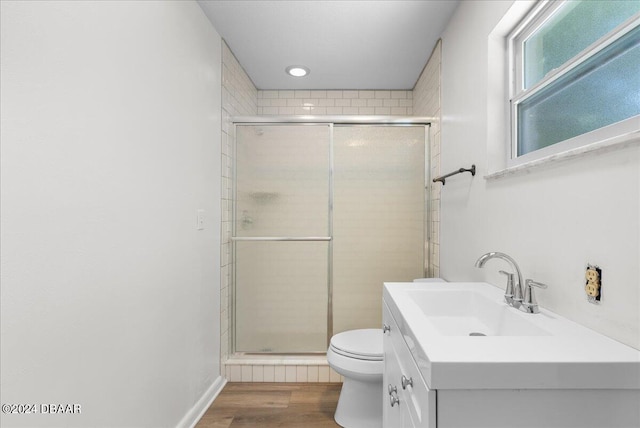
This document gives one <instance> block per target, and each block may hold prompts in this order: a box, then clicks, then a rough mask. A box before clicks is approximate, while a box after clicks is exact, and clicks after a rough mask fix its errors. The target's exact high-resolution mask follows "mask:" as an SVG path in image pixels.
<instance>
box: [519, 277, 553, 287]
mask: <svg viewBox="0 0 640 428" xmlns="http://www.w3.org/2000/svg"><path fill="white" fill-rule="evenodd" d="M524 284H525V285H526V286H527V287H530V286H534V287H538V288H547V287H548V285H547V284H543V283H541V282H537V281H534V280H533V279H527V280H526V281H525V282H524Z"/></svg>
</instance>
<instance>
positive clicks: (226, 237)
mask: <svg viewBox="0 0 640 428" xmlns="http://www.w3.org/2000/svg"><path fill="white" fill-rule="evenodd" d="M262 95H263V96H267V97H270V96H276V97H277V96H278V93H277V91H273V93H268V94H262ZM257 113H258V91H257V89H256V87H255V85H254V84H253V82H251V79H249V76H248V75H247V73H245V71H244V70H243V69H242V66H241V65H240V63H239V62H238V60H237V59H236V58H235V56H234V55H233V53H232V52H231V50H230V49H229V47H228V46H227V44H226V43H225V42H224V41H223V42H222V117H221V119H222V135H221V139H220V142H221V158H220V162H221V167H222V168H221V169H222V180H221V181H222V189H221V191H222V208H221V209H222V213H221V218H222V223H221V225H220V233H221V244H220V245H221V247H220V252H221V257H220V265H221V277H220V361H221V367H222V373H223V374H224V375H225V376H226V377H227V379H228V380H230V381H232V382H240V381H243V380H244V379H247V378H253V373H252V371H251V367H249V371H247V369H245V370H244V371H243V369H242V368H241V366H237V365H232V366H227V367H225V364H226V361H227V358H228V356H229V352H230V351H231V350H230V340H231V330H230V315H231V304H232V302H231V293H230V286H231V272H232V269H231V266H232V263H233V260H232V259H231V228H232V225H231V207H232V201H231V198H232V177H233V175H232V174H233V172H232V171H233V169H232V165H233V150H232V147H233V139H234V138H235V135H234V126H233V123H232V122H231V117H232V116H236V115H256V114H257Z"/></svg>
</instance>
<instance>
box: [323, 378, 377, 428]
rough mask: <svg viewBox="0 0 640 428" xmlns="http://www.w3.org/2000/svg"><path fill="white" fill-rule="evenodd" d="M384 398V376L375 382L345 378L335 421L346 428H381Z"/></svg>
mask: <svg viewBox="0 0 640 428" xmlns="http://www.w3.org/2000/svg"><path fill="white" fill-rule="evenodd" d="M382 398H383V391H382V376H381V378H380V379H379V380H377V381H374V382H365V381H359V380H354V379H349V378H345V379H344V382H343V383H342V391H340V398H339V400H338V407H337V408H336V413H335V415H334V419H335V421H336V422H337V423H338V425H340V426H341V427H344V428H381V427H382Z"/></svg>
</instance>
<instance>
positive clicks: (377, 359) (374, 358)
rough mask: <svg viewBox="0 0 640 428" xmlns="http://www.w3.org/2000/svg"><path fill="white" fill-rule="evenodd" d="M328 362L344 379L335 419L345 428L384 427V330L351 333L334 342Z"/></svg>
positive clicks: (334, 338)
mask: <svg viewBox="0 0 640 428" xmlns="http://www.w3.org/2000/svg"><path fill="white" fill-rule="evenodd" d="M327 362H328V363H329V366H330V367H331V368H332V369H333V370H335V371H336V372H337V373H339V374H341V375H342V376H344V381H343V383H342V390H341V391H340V398H339V399H338V407H337V408H336V413H335V416H334V419H335V421H336V422H337V423H338V425H340V426H342V427H345V428H375V427H382V398H383V395H382V394H383V391H382V371H383V368H384V361H383V353H382V330H381V329H377V328H371V329H362V330H350V331H345V332H342V333H338V334H336V335H335V336H333V337H332V338H331V343H330V345H329V349H328V351H327Z"/></svg>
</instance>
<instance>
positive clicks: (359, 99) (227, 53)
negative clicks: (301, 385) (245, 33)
mask: <svg viewBox="0 0 640 428" xmlns="http://www.w3.org/2000/svg"><path fill="white" fill-rule="evenodd" d="M222 54H223V55H222V56H223V58H222V60H223V65H222V66H223V71H222V86H223V88H222V107H223V109H222V141H221V144H222V147H221V154H222V158H221V162H222V195H223V196H222V198H223V200H222V225H221V228H222V229H221V232H222V244H221V245H222V248H221V267H222V270H221V271H222V273H221V290H220V293H221V313H220V317H221V323H220V325H221V331H220V334H221V352H220V353H221V355H220V358H221V362H222V372H223V374H224V375H225V376H226V378H227V380H229V381H231V382H342V377H341V376H340V375H339V374H338V373H336V372H335V371H334V370H332V369H331V368H330V367H329V366H328V365H327V364H326V363H324V362H322V363H319V364H313V365H299V364H287V363H286V362H284V363H283V362H277V363H274V364H266V365H265V364H251V363H242V364H240V363H237V362H236V361H233V360H231V361H229V362H228V361H227V360H228V359H229V353H230V340H231V330H230V323H231V318H230V317H231V313H232V312H231V305H232V301H231V290H230V286H231V272H232V263H233V260H232V254H231V239H230V238H231V230H232V225H231V220H232V218H231V209H232V184H233V183H232V176H233V175H232V165H233V158H232V155H233V146H232V142H233V139H234V138H235V135H234V127H233V124H232V123H231V117H233V116H237V115H246V116H254V115H397V116H413V115H416V116H430V117H435V118H437V119H438V120H436V121H435V122H434V123H433V124H432V126H431V130H430V133H431V134H430V141H431V174H432V176H436V175H439V174H440V117H441V113H440V58H441V44H440V42H438V44H437V45H436V47H435V48H434V51H433V53H432V54H431V58H430V59H429V62H428V63H427V65H426V66H425V68H424V70H423V72H422V74H421V76H420V78H419V80H418V82H417V83H416V85H415V87H414V89H413V90H412V91H411V90H408V91H397V90H382V91H381V90H364V91H363V90H326V91H319V90H295V91H292V90H258V89H256V87H255V85H254V84H253V82H251V79H250V78H249V77H248V75H247V74H246V72H245V71H244V70H243V69H242V66H241V65H240V64H239V62H238V61H237V59H236V58H235V57H234V55H233V53H232V52H231V50H230V49H229V47H228V46H227V45H226V43H224V42H223V46H222ZM438 185H439V183H436V184H435V185H434V184H432V189H431V190H432V191H431V199H432V201H431V202H432V204H431V210H432V213H431V214H432V215H431V220H432V232H431V233H432V235H431V240H432V241H431V242H432V245H431V261H432V265H431V273H432V274H433V275H434V276H438V275H439V257H438V256H439V244H440V242H439V228H440V187H439V186H438Z"/></svg>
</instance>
